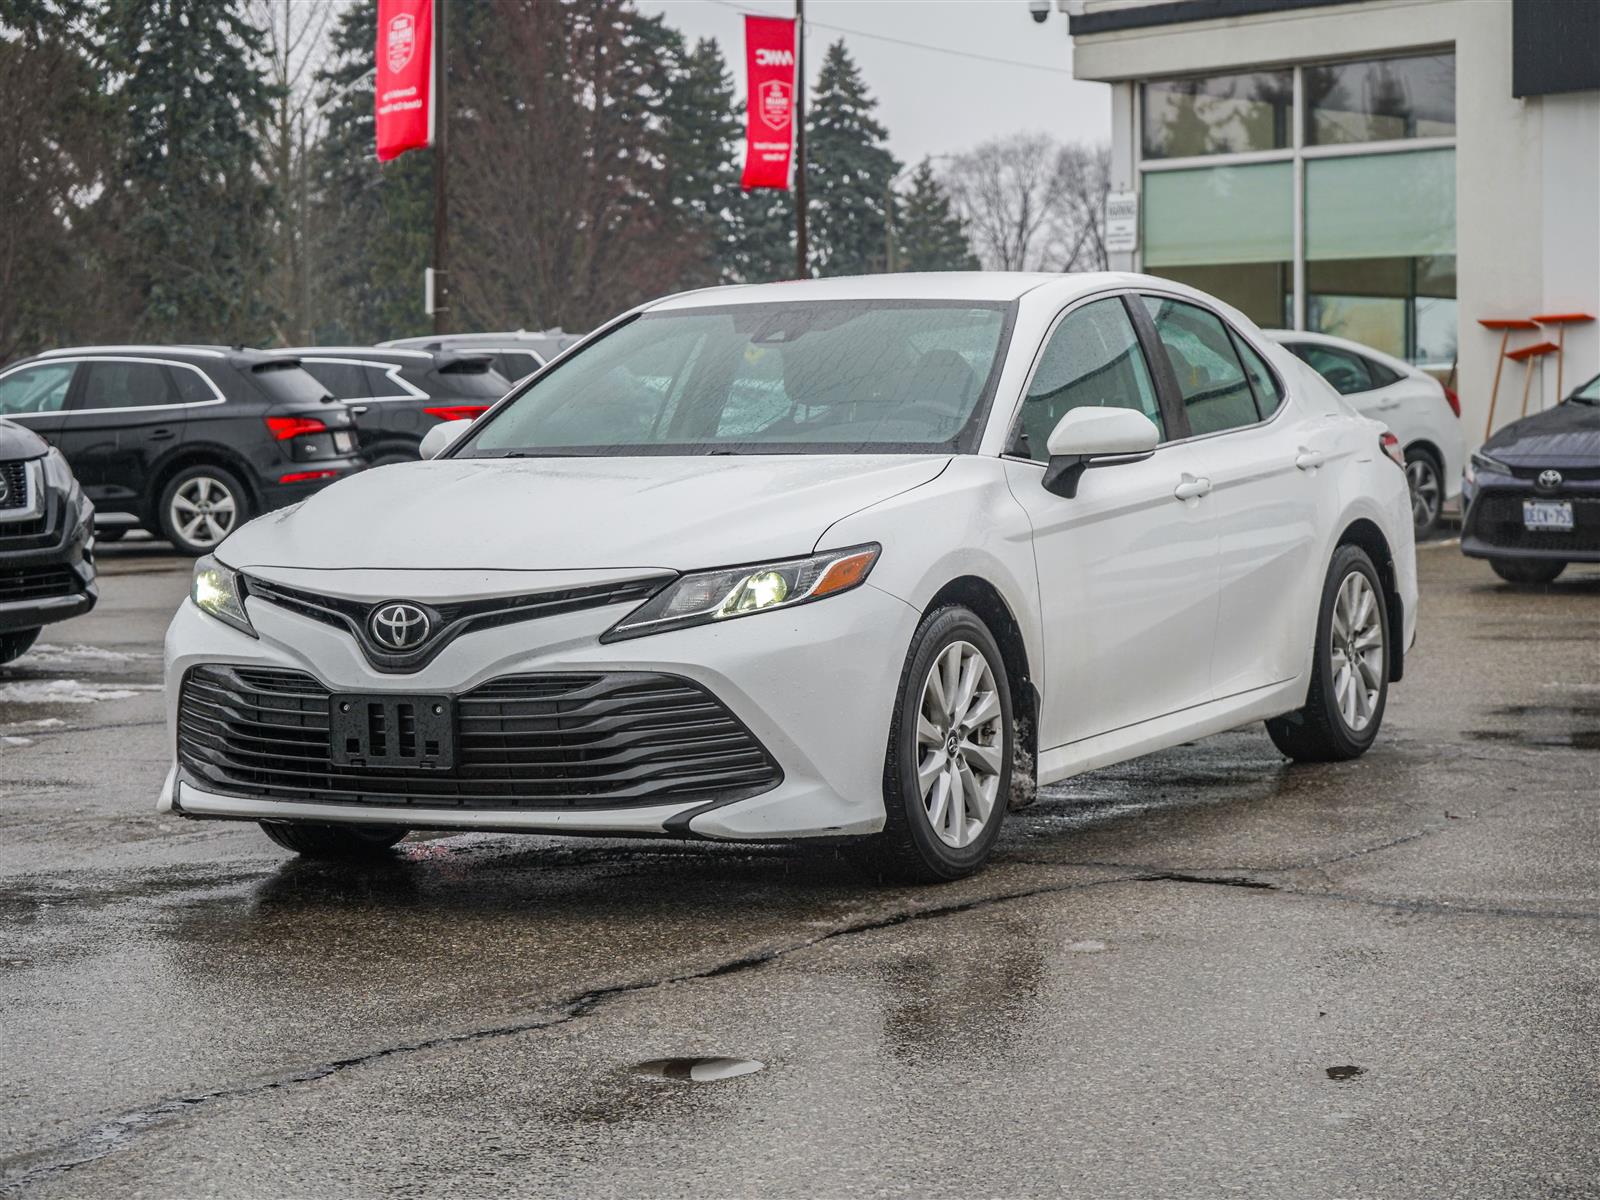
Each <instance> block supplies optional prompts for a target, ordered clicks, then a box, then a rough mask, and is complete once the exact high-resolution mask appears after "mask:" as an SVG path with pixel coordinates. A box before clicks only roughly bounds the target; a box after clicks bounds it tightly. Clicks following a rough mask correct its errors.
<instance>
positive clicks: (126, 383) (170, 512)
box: [0, 346, 363, 554]
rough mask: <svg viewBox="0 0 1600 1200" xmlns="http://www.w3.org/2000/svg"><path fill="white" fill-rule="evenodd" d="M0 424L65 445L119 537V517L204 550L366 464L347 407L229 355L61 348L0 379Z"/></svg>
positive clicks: (295, 371) (270, 362)
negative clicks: (258, 516) (6, 422)
mask: <svg viewBox="0 0 1600 1200" xmlns="http://www.w3.org/2000/svg"><path fill="white" fill-rule="evenodd" d="M0 417H8V418H10V419H11V420H13V421H16V422H17V423H18V424H20V425H24V426H26V427H27V428H29V429H31V430H33V432H34V433H36V434H38V435H39V436H41V437H43V438H44V439H45V440H46V441H48V442H51V443H53V444H54V445H55V446H57V447H59V448H60V450H61V453H62V454H63V455H65V456H66V460H67V462H68V463H70V464H71V465H72V470H73V473H74V474H75V475H76V476H77V477H78V482H79V483H81V484H82V485H83V490H84V491H85V492H86V493H87V494H88V496H89V499H90V500H92V501H93V502H94V506H95V509H96V512H97V513H98V515H99V517H100V518H101V521H102V528H101V529H100V530H99V533H98V536H99V537H100V538H102V539H103V540H111V539H114V538H116V537H118V536H120V535H121V534H122V533H124V532H126V530H127V528H128V526H127V525H126V524H121V525H119V524H113V523H111V522H107V521H105V518H106V516H107V515H108V514H113V517H112V520H113V521H115V520H116V516H117V515H121V516H122V518H123V519H124V520H127V521H129V522H130V523H131V524H135V525H142V526H144V527H145V528H146V529H148V530H150V531H151V532H152V533H155V534H157V535H158V536H161V537H165V538H167V539H168V540H169V541H171V542H172V543H173V545H175V546H177V547H178V549H180V550H182V551H183V552H184V553H186V554H203V553H206V552H207V551H209V550H210V549H211V548H212V547H214V546H215V545H216V544H217V543H218V542H220V541H221V540H222V539H223V538H224V537H226V536H227V535H228V533H229V532H230V531H232V530H233V529H234V528H236V527H237V526H239V525H242V524H244V522H245V521H247V520H249V519H250V518H251V517H253V516H255V515H256V514H258V513H262V512H265V511H267V510H268V509H273V508H279V507H282V506H283V505H285V504H289V503H292V502H294V501H296V500H302V499H304V498H305V497H306V496H309V495H310V494H311V493H313V492H315V491H317V490H318V489H319V488H323V487H326V486H327V485H328V484H329V483H331V482H332V481H333V480H335V479H337V478H339V477H340V476H341V475H346V474H349V473H350V472H352V471H356V470H359V469H360V468H361V467H362V465H363V462H362V459H361V457H360V453H359V451H358V449H357V446H356V436H355V431H354V427H353V424H352V417H351V414H350V410H349V409H348V408H346V407H345V406H344V405H343V404H340V403H338V402H337V401H335V400H334V399H333V397H332V396H330V395H329V394H328V390H327V389H326V388H325V387H323V386H322V385H321V384H319V383H318V382H317V381H316V380H315V379H313V378H312V377H311V376H309V375H307V374H306V373H305V371H303V370H301V369H300V365H299V363H297V362H296V361H295V360H294V359H293V358H288V357H284V356H282V355H271V354H264V353H262V352H260V351H258V350H240V349H228V348H226V347H220V346H93V347H80V348H77V349H71V350H52V351H50V352H49V353H46V354H41V355H39V356H37V357H35V358H28V359H23V360H22V361H20V362H17V363H13V364H11V365H9V366H7V367H5V368H4V369H0Z"/></svg>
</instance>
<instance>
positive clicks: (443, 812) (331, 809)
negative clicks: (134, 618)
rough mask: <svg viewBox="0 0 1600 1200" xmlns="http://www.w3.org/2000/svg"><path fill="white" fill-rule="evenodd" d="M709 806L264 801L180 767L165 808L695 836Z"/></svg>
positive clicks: (320, 819) (410, 825) (238, 816)
mask: <svg viewBox="0 0 1600 1200" xmlns="http://www.w3.org/2000/svg"><path fill="white" fill-rule="evenodd" d="M705 806H706V803H705V800H704V799H698V800H691V801H688V802H686V803H682V804H662V805H656V806H654V807H651V808H628V809H621V808H616V809H595V810H591V811H585V812H577V811H572V810H563V809H531V810H526V811H514V810H508V809H499V810H494V809H486V810H485V809H473V810H463V809H449V808H421V807H406V808H389V807H384V806H379V805H360V804H308V803H304V802H302V801H295V800H262V799H258V798H255V797H249V796H230V795H227V794H225V793H222V792H207V791H202V790H201V789H200V788H197V787H196V786H195V785H194V784H192V783H190V782H188V781H187V780H186V779H184V778H183V777H182V776H181V775H179V774H177V772H174V773H173V774H172V775H171V776H169V779H168V784H167V788H166V789H165V790H164V791H163V794H162V802H161V804H160V805H158V808H159V809H160V810H161V811H165V812H174V813H176V814H177V815H179V816H181V817H191V818H203V819H209V820H224V821H274V820H276V821H310V822H316V823H322V824H331V825H391V826H393V825H403V826H405V827H406V828H407V829H450V830H456V831H474V830H475V831H480V832H485V833H490V832H498V833H556V834H599V835H606V834H614V835H616V836H619V837H621V836H631V837H637V836H641V835H642V836H655V837H662V836H676V837H686V836H687V837H693V836H694V835H693V834H689V833H687V831H682V832H680V830H679V828H678V827H677V826H674V827H672V828H670V829H669V828H668V824H667V823H668V822H669V821H670V820H672V819H673V818H674V817H682V816H685V815H687V814H691V813H693V812H694V811H695V810H696V809H702V808H704V807H705Z"/></svg>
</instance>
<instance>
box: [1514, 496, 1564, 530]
mask: <svg viewBox="0 0 1600 1200" xmlns="http://www.w3.org/2000/svg"><path fill="white" fill-rule="evenodd" d="M1522 527H1523V528H1524V529H1555V530H1559V531H1561V532H1564V533H1571V532H1572V501H1570V500H1524V501H1523V502H1522Z"/></svg>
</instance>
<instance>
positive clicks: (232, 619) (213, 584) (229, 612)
mask: <svg viewBox="0 0 1600 1200" xmlns="http://www.w3.org/2000/svg"><path fill="white" fill-rule="evenodd" d="M189 597H190V599H192V600H193V601H194V604H195V607H196V608H198V609H199V610H200V611H201V612H203V613H205V614H207V615H208V616H213V617H215V618H216V619H217V620H219V621H221V622H222V623H223V624H224V625H232V626H233V627H234V628H235V629H237V630H238V631H239V632H240V633H248V634H249V635H250V636H251V637H255V636H256V631H255V629H254V627H252V626H251V624H250V618H249V617H248V616H246V615H245V611H244V587H243V585H242V584H241V583H240V582H239V576H238V574H237V573H236V572H234V571H230V570H229V569H228V568H227V567H225V566H223V565H222V564H221V563H219V562H218V561H217V560H216V559H215V558H213V557H212V556H211V555H209V554H208V555H206V556H205V557H204V558H200V559H196V560H195V564H194V579H193V581H192V582H191V584H190V587H189Z"/></svg>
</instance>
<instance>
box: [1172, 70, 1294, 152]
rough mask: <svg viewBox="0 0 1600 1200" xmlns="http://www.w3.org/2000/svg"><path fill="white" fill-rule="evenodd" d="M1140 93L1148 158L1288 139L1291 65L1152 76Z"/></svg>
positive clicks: (1281, 143)
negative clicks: (1180, 76)
mask: <svg viewBox="0 0 1600 1200" xmlns="http://www.w3.org/2000/svg"><path fill="white" fill-rule="evenodd" d="M1143 96H1144V103H1143V105H1142V106H1141V107H1142V111H1143V114H1144V116H1143V122H1144V155H1145V157H1146V158H1183V157H1187V156H1188V155H1192V154H1235V153H1238V152H1240V151H1243V150H1278V149H1282V148H1283V147H1285V146H1287V145H1288V144H1289V120H1290V109H1291V107H1292V106H1293V103H1294V75H1293V73H1292V72H1290V71H1246V72H1242V73H1240V74H1236V75H1198V76H1192V77H1190V78H1187V79H1159V80H1152V81H1151V82H1149V83H1146V84H1145V85H1144V87H1143Z"/></svg>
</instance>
